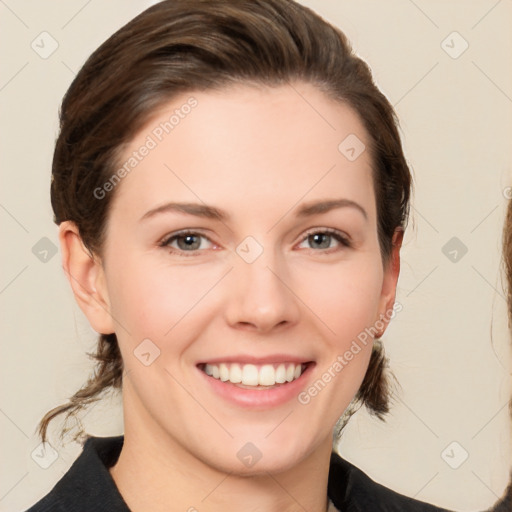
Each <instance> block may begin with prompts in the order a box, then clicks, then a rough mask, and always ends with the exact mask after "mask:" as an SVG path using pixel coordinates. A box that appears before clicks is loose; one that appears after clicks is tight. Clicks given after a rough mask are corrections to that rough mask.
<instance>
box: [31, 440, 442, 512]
mask: <svg viewBox="0 0 512 512" xmlns="http://www.w3.org/2000/svg"><path fill="white" fill-rule="evenodd" d="M123 441H124V437H123V436H119V437H90V438H89V439H87V441H86V443H85V445H84V449H83V451H82V453H81V454H80V456H79V457H78V459H77V460H76V461H75V462H74V463H73V465H72V466H71V468H70V469H69V471H68V472H67V473H66V474H65V475H64V476H63V477H62V478H61V480H60V481H59V482H58V483H57V484H56V485H55V487H54V488H53V489H52V491H51V492H50V493H49V494H48V495H47V496H45V497H44V498H43V499H42V500H41V501H39V502H38V503H36V504H35V505H34V506H32V507H31V508H30V509H29V510H28V511H27V512H129V511H130V509H129V508H128V506H127V505H126V503H125V502H124V500H123V498H122V496H121V494H120V493H119V491H118V490H117V487H116V485H115V483H114V480H113V479H112V477H111V476H110V473H109V471H108V468H109V467H111V466H113V465H114V464H115V463H116V461H117V458H118V457H119V454H120V452H121V448H122V446H123ZM328 495H329V498H330V499H331V500H332V502H333V503H334V505H335V506H336V507H337V508H338V509H339V510H341V511H342V512H442V511H444V512H447V511H446V510H445V509H441V508H438V507H434V506H433V505H428V504H426V503H423V502H421V501H417V500H414V499H412V498H408V497H406V496H403V495H402V494H398V493H396V492H394V491H392V490H391V489H388V488H386V487H384V486H383V485H380V484H378V483H376V482H374V481H373V480H372V479H371V478H370V477H368V476H367V475H366V474H364V473H363V472H362V471H360V470H359V469H357V468H356V467H355V466H354V465H352V464H350V462H348V461H346V460H344V459H342V458H341V457H340V456H339V455H337V454H335V453H332V455H331V463H330V470H329V484H328Z"/></svg>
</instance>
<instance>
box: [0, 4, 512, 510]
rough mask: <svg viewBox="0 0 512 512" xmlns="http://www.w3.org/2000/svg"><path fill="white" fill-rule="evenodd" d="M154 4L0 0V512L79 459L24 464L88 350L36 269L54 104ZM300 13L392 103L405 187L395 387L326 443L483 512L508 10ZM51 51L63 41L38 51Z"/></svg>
mask: <svg viewBox="0 0 512 512" xmlns="http://www.w3.org/2000/svg"><path fill="white" fill-rule="evenodd" d="M149 3H150V2H147V1H146V2H144V1H136V0H131V1H126V0H124V1H122V0H108V1H99V0H89V1H87V0H66V1H64V0H55V1H53V2H48V1H41V0H37V1H36V0H0V44H1V48H2V49H3V50H2V61H1V62H2V64H1V68H0V108H1V117H0V130H1V133H0V144H1V158H2V161H1V170H2V182H3V184H2V188H1V192H0V220H1V226H2V240H3V244H2V251H1V255H2V265H1V269H2V271H1V276H0V304H1V305H0V308H1V311H2V345H1V346H2V356H1V359H0V361H1V365H2V382H1V384H2V386H1V390H2V391H1V394H0V428H1V432H2V436H1V453H2V467H1V473H0V511H15V510H20V511H21V510H24V509H25V508H27V507H28V506H29V505H31V504H32V503H34V502H35V501H36V500H37V499H39V498H40V497H41V496H43V495H44V494H46V492H48V491H49V490H50V488H51V487H52V486H53V485H54V483H55V482H56V481H57V480H58V479H59V478H60V477H61V476H62V474H63V473H64V472H65V471H66V470H67V469H68V467H69V466H70V464H71V463H72V461H73V460H74V459H75V458H76V456H77V455H78V453H79V451H80V449H81V448H80V446H78V445H76V444H68V445H67V446H65V447H62V446H60V445H59V444H58V443H54V448H55V450H56V451H55V454H54V455H55V457H56V460H55V461H54V462H53V463H52V464H51V465H50V466H49V467H48V468H47V469H43V468H42V467H40V464H41V463H42V462H43V463H44V462H45V461H46V463H49V462H52V460H51V456H50V455H47V458H46V459H44V460H42V459H39V460H38V458H37V453H39V452H38V444H39V440H38V439H37V437H36V435H35V427H36V425H37V422H38V421H39V419H40V417H41V416H42V415H43V414H44V413H45V412H46V411H47V410H48V409H50V408H51V407H53V406H55V405H57V404H59V403H62V402H63V401H64V400H65V399H66V398H67V397H68V396H70V395H71V394H72V393H73V392H74V391H75V390H76V389H77V388H78V387H79V386H80V385H81V384H82V382H83V381H84V380H85V378H86V376H87V374H88V372H89V369H90V366H89V364H90V363H89V362H88V359H87V357H86V356H85V352H86V351H88V350H89V351H90V350H92V348H93V345H94V341H95V336H94V333H93V332H92V330H91V329H90V328H89V326H88V325H87V323H86V322H85V320H84V319H83V317H82V315H81V313H80V311H79V309H78V307H76V306H75V304H74V301H73V298H72V295H71V292H70V290H69V289H68V286H67V283H66V282H65V280H64V277H63V275H62V270H61V267H60V261H59V256H58V254H56V255H52V253H51V251H50V252H49V253H48V254H47V255H46V258H47V261H41V260H40V258H41V257H43V260H44V256H42V254H41V247H43V249H46V250H48V248H51V245H49V241H51V242H53V244H56V243H57V237H56V227H55V225H54V224H53V223H52V213H51V208H50V202H49V181H50V164H51V157H52V151H53V143H54V140H55V137H56V133H57V111H58V106H59V103H60V100H61V98H62V96H63V94H64V92H65V91H66V89H67V87H68V86H69V84H70V82H71V80H72V79H73V76H74V74H75V73H76V72H77V70H78V69H79V68H80V66H81V65H82V64H83V62H84V60H85V59H86V57H87V56H88V55H89V54H90V53H91V52H92V50H94V49H95V48H96V47H97V46H98V45H99V44H100V43H101V42H102V41H103V40H104V39H105V38H106V37H107V36H109V35H110V34H111V33H112V32H113V31H114V30H115V29H117V28H118V27H120V26H121V25H122V24H124V23H125V22H126V21H128V20H129V19H131V18H132V17H133V16H134V15H135V14H137V13H139V12H140V11H141V10H143V9H144V8H145V7H146V6H148V5H149ZM303 3H304V4H306V5H309V6H311V7H313V8H314V9H315V10H317V11H318V12H319V13H320V14H322V15H323V16H324V17H326V18H327V19H329V20H330V21H332V22H334V23H336V24H337V25H338V26H340V27H341V28H342V29H343V30H344V31H345V32H346V33H347V35H348V36H349V38H350V39H351V41H352V43H353V45H354V47H355V48H356V49H357V51H358V53H359V54H360V55H361V56H362V57H363V58H365V59H366V60H367V61H368V62H369V64H370V66H371V67H372V69H373V71H374V75H375V78H376V80H377V82H378V84H379V86H380V87H381V88H382V89H383V91H384V92H385V94H386V95H387V96H388V98H389V99H390V101H391V102H392V103H393V104H394V105H395V106H396V109H397V112H398V115H399V118H400V120H401V126H402V130H403V135H404V144H405V149H406V153H407V156H408V159H409V161H410V163H411V166H412V168H413V171H414V175H415V182H416V192H415V197H414V203H413V205H414V207H413V212H412V213H413V218H414V225H412V224H411V225H410V227H409V230H408V233H407V237H406V243H405V246H404V250H403V256H402V257H403V265H402V274H401V278H400V281H399V290H398V297H397V300H398V301H399V302H400V303H401V304H402V305H403V311H402V312H401V313H400V314H398V315H397V317H396V318H395V320H394V321H393V324H392V326H391V328H390V329H389V330H388V332H387V333H386V335H385V337H384V342H385V345H386V349H387V351H388V354H389V355H390V357H391V366H392V369H393V370H394V372H395V374H396V376H397V378H398V380H399V382H400V383H401V386H402V391H401V392H400V394H399V395H398V396H397V398H396V400H395V405H394V407H393V410H392V413H391V414H390V415H389V417H388V419H387V422H386V423H381V422H379V421H378V420H376V419H372V418H370V417H369V416H368V415H367V414H366V412H365V411H361V412H360V413H358V414H357V415H356V416H355V417H354V418H353V419H352V420H351V422H350V424H349V426H348V427H347V428H346V431H345V433H344V435H343V438H342V441H341V443H340V446H339V449H340V451H341V453H342V455H343V456H344V457H346V458H348V459H349V460H351V461H352V462H354V463H355V464H356V465H358V466H359V467H360V468H361V469H363V470H364V471H365V472H367V473H368V474H369V475H370V476H371V477H372V478H374V479H375V480H377V481H379V482H381V483H383V484H384V485H387V486H389V487H391V488H393V489H395V490H397V491H399V492H402V493H404V494H407V495H410V496H414V497H416V498H418V499H421V500H425V501H430V502H433V503H436V504H438V505H441V506H444V507H447V508H451V509H453V510H459V511H473V510H481V509H483V508H485V507H486V506H488V505H490V504H491V503H493V502H494V501H495V500H496V499H497V496H498V495H501V493H502V492H503V490H504V487H505V486H506V482H507V476H508V470H509V467H510V464H511V442H510V432H511V430H510V423H509V415H508V410H507V401H508V398H509V396H510V392H511V380H510V349H509V346H510V341H509V337H508V332H507V321H506V303H505V300H504V297H505V292H504V291H503V287H502V278H501V277H500V262H501V260H500V240H501V225H502V221H503V217H504V212H505V207H506V203H507V199H508V197H510V194H509V190H508V189H507V187H508V186H509V185H512V176H511V162H512V157H511V151H510V141H511V140H512V99H511V98H512V66H511V59H510V56H511V50H512V36H511V34H512V31H511V30H510V19H512V2H511V1H510V0H498V1H496V0H476V1H471V2H469V1H465V0H450V1H447V0H430V1H427V0H415V1H412V0H387V1H386V2H381V1H378V0H360V1H358V2H355V1H348V0H315V1H314V0H308V1H304V2H303ZM43 31H46V32H48V33H49V34H50V36H47V35H43V36H40V34H41V32H43ZM454 31H457V32H458V33H459V34H460V37H459V36H458V35H453V34H452V33H453V32H454ZM41 38H46V39H44V40H43V43H42V42H41V41H42V39H41ZM52 40H55V41H56V42H57V43H58V48H57V49H56V51H54V53H53V54H51V55H50V56H46V55H44V56H46V57H47V58H42V57H41V56H40V53H44V52H45V51H46V52H49V51H50V50H51V49H52V46H51V45H52V44H55V43H53V42H52ZM33 41H35V43H34V46H35V48H37V50H38V52H39V54H38V53H37V52H36V51H35V50H34V49H33V48H32V47H31V44H32V42H33ZM443 41H445V42H444V43H443ZM465 42H467V44H468V45H469V46H468V48H467V50H466V51H465V52H464V53H462V54H460V55H459V53H460V52H461V50H462V49H463V48H464V47H465V44H466V43H465ZM37 45H38V46H37ZM450 54H451V55H450ZM454 57H457V58H454ZM44 237H47V238H48V239H49V241H47V240H46V241H42V242H41V241H40V240H41V239H42V238H44ZM453 237H456V238H457V240H455V241H452V242H451V244H455V245H448V246H447V247H445V244H447V243H448V241H449V240H450V239H452V238H453ZM36 244H43V245H36ZM45 244H46V245H45ZM34 246H36V249H34V250H33V248H34ZM464 247H465V248H466V249H467V253H466V254H464V255H463V250H464ZM443 248H444V249H443ZM454 250H455V251H456V253H454V252H453V251H454ZM34 252H35V253H36V254H34ZM445 253H446V254H447V255H445ZM38 256H39V257H38ZM455 256H456V257H457V259H456V261H451V260H450V258H451V259H453V258H454V257H455ZM84 423H85V426H86V427H87V429H88V432H90V433H92V434H95V435H116V434H120V433H122V418H121V413H120V409H119V403H118V400H114V401H112V402H108V403H106V404H103V405H102V404H100V405H97V406H95V407H94V408H93V409H92V410H91V412H90V413H89V414H88V415H87V417H86V418H85V419H84ZM55 426H58V423H57V424H56V425H55ZM453 442H455V443H456V444H452V443H453ZM447 448H448V449H447ZM34 450H35V451H34ZM466 452H467V454H468V458H467V460H465V461H464V462H463V463H462V464H461V461H462V460H463V459H464V457H465V455H466ZM35 460H38V461H39V463H40V464H38V463H36V462H35ZM447 461H448V462H449V463H450V464H451V465H452V466H458V465H459V464H460V466H459V467H458V469H453V468H452V467H450V465H449V464H448V462H447Z"/></svg>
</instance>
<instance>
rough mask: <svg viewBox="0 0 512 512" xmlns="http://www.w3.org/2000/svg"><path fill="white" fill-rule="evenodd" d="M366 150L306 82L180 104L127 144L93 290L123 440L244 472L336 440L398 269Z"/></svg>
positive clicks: (349, 117)
mask: <svg viewBox="0 0 512 512" xmlns="http://www.w3.org/2000/svg"><path fill="white" fill-rule="evenodd" d="M192 98H193V99H192ZM185 105H188V107H186V106H185ZM172 116H174V117H172ZM166 123H167V124H166ZM363 144H364V145H365V146H366V147H368V145H369V140H368V135H367V133H366V132H365V130H364V128H363V125H362V123H361V122H360V120H359V119H358V116H357V115H356V114H355V113H354V111H353V110H351V109H350V108H349V107H347V106H346V105H344V104H340V103H337V102H334V101H332V100H330V99H328V98H327V97H326V96H325V95H323V93H321V92H320V91H319V90H318V89H316V88H314V87H313V86H311V85H306V84H302V83H298V84H295V85H294V86H293V87H291V86H280V87H275V88H262V87H258V88H255V87H249V86H237V87H233V88H230V89H229V90H228V89H224V90H222V91H217V92H194V93H190V94H184V95H183V96H180V97H178V98H175V99H174V100H173V101H172V102H170V103H169V104H168V105H167V106H166V107H165V108H163V109H161V110H159V111H158V113H156V114H155V116H154V117H153V118H152V119H151V121H150V122H149V123H148V124H147V125H146V127H145V128H144V129H142V130H141V131H140V132H139V134H138V135H137V137H136V138H135V139H134V140H133V141H132V143H131V144H130V146H129V147H127V148H125V150H124V153H123V156H122V158H121V160H122V162H121V165H120V167H119V168H121V167H122V166H123V165H124V164H126V166H125V171H126V172H125V173H123V172H120V173H118V176H117V177H118V178H119V177H121V178H122V179H121V180H120V182H118V180H115V179H114V180H112V183H114V185H113V188H114V189H115V197H114V199H113V202H112V205H111V206H112V208H111V211H110V215H109V219H108V224H107V234H106V242H105V246H104V252H103V262H102V264H103V266H102V269H100V271H101V272H104V274H103V275H102V279H100V280H99V281H98V283H99V285H100V293H102V294H103V297H104V299H105V303H106V307H107V309H108V310H109V312H110V315H111V319H112V320H110V321H111V325H112V326H111V329H112V330H114V331H115V333H116V335H117V338H118V340H119V344H120V348H121V352H122V357H123V361H124V366H125V373H124V384H123V394H124V406H125V432H126V434H127V435H128V434H129V433H131V435H136V436H150V437H151V438H152V439H155V440H157V441H156V442H158V444H159V445H160V446H169V447H172V448H173V449H174V450H184V451H185V452H184V453H187V454H188V455H192V456H193V457H195V458H197V459H199V460H201V461H203V462H205V463H206V464H208V465H209V466H212V467H215V468H218V469H221V470H222V471H227V472H230V471H231V472H239V473H247V474H249V473H257V472H261V471H264V470H280V469H281V470H282V469H286V468H288V467H291V466H293V465H294V464H296V463H298V461H300V460H302V459H304V458H305V457H306V456H308V455H310V454H312V453H313V452H314V451H315V450H317V449H320V448H321V447H323V449H326V447H327V446H329V447H330V445H331V442H332V428H333V426H334V425H335V423H336V421H337V419H338V418H339V416H340V415H341V414H342V413H343V411H344V410H345V408H346V407H347V405H348V404H349V402H350V401H351V399H352V398H353V397H354V395H355V393H356V391H357V390H358V388H359V386H360V384H361V382H362V380H363V377H364V374H365V371H366V368H367V365H368V362H369V358H370V354H371V342H372V340H371V338H370V337H368V334H367V331H366V335H365V329H366V330H367V329H369V328H371V327H373V326H374V325H375V323H376V322H377V321H378V320H379V319H380V316H381V315H385V314H386V312H387V311H388V312H389V309H390V308H391V307H392V304H393V300H394V292H395V285H396V278H397V273H398V265H397V261H398V260H397V258H398V256H397V251H398V249H396V250H395V254H394V261H395V265H385V266H383V264H382V260H381V254H380V251H379V241H378V237H377V218H376V204H375V194H374V187H373V182H372V170H371V159H370V155H369V151H367V150H364V147H363ZM143 147H146V148H147V149H146V150H144V149H141V148H143ZM130 159H134V160H130ZM128 169H129V171H128ZM102 190H109V186H108V185H107V186H106V188H104V189H102ZM109 193H112V192H109ZM97 195H98V196H101V195H102V192H97ZM98 200H102V199H98ZM98 314H100V313H98ZM92 323H93V325H94V323H95V322H94V319H93V322H92ZM97 323H98V322H96V324H97ZM381 325H382V324H381ZM363 339H365V340H366V344H365V343H364V342H363V341H362V340H363ZM226 379H227V380H226ZM241 379H242V383H240V380H241ZM231 381H232V382H231ZM283 381H284V382H283ZM289 381H290V382H289ZM276 382H277V383H276ZM244 383H245V384H244ZM329 449H330V448H329Z"/></svg>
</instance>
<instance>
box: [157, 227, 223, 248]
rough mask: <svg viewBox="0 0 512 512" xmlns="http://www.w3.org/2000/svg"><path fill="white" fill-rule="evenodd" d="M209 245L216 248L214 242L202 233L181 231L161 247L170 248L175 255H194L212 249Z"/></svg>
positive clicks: (165, 240)
mask: <svg viewBox="0 0 512 512" xmlns="http://www.w3.org/2000/svg"><path fill="white" fill-rule="evenodd" d="M208 244H210V245H211V246H214V247H215V245H214V244H213V242H212V241H211V240H210V239H209V238H207V237H206V236H205V235H203V234H201V233H197V232H195V231H181V232H179V233H174V234H172V235H171V236H169V237H167V238H165V239H164V240H163V241H162V242H161V243H160V244H159V245H160V246H161V247H167V248H170V249H172V251H171V252H175V253H180V252H181V253H183V252H189V253H194V252H199V251H200V250H205V249H208V248H211V247H208Z"/></svg>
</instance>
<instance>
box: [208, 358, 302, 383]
mask: <svg viewBox="0 0 512 512" xmlns="http://www.w3.org/2000/svg"><path fill="white" fill-rule="evenodd" d="M302 370H303V368H302V364H300V363H299V364H295V363H281V364H277V365H275V366H274V365H272V364H264V365H254V364H244V365H240V364H238V363H220V364H206V365H205V367H204V371H205V373H206V374H207V375H210V376H211V377H213V378H215V379H219V380H221V381H223V382H225V381H229V382H232V383H233V384H239V383H242V384H244V385H246V386H258V385H259V386H273V385H274V384H283V383H284V382H292V381H293V380H295V379H298V378H299V377H300V376H301V374H302Z"/></svg>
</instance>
